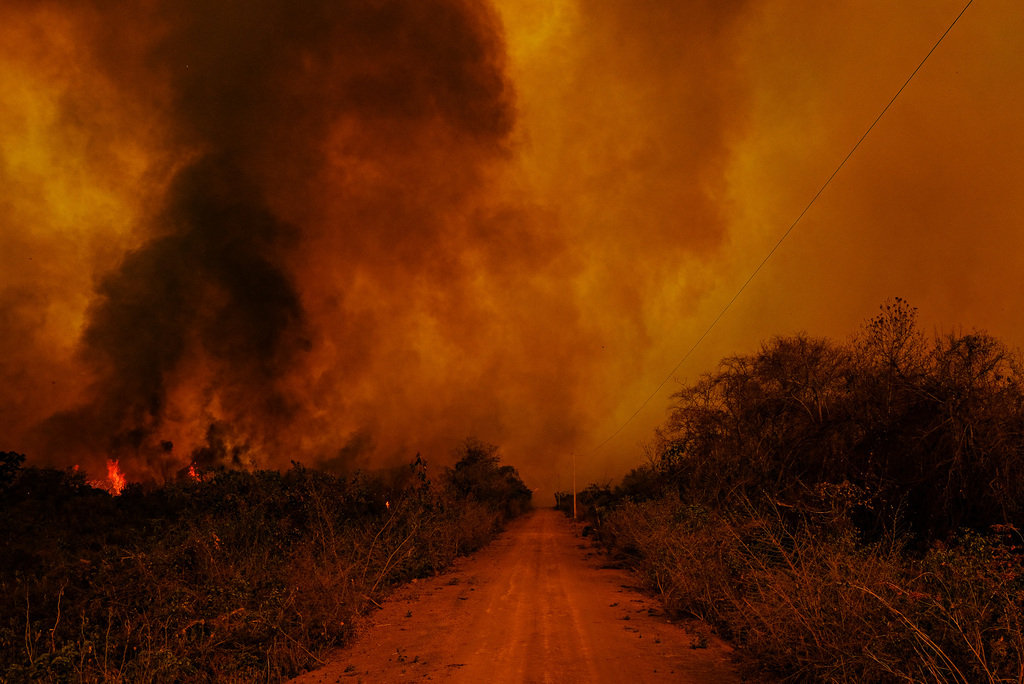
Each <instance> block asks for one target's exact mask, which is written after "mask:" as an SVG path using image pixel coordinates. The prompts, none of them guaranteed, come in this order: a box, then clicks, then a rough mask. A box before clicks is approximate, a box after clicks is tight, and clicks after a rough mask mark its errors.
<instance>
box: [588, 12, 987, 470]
mask: <svg viewBox="0 0 1024 684" xmlns="http://www.w3.org/2000/svg"><path fill="white" fill-rule="evenodd" d="M973 2H974V0H968V1H967V4H966V5H964V8H963V9H962V10H960V14H958V15H956V19H954V20H953V23H951V24H950V25H949V27H948V28H947V29H946V30H945V31H944V32H943V33H942V35H941V36H939V39H938V40H937V41H935V45H933V46H932V49H931V50H929V51H928V54H926V55H925V56H924V59H922V60H921V63H920V64H918V65H917V68H916V69H914V71H913V72H911V74H910V76H908V77H907V80H906V81H904V82H903V85H901V86H900V88H899V90H897V91H896V94H895V95H893V96H892V99H891V100H889V103H888V104H886V105H885V107H884V108H883V109H882V111H881V112H880V113H879V115H878V116H876V117H875V120H874V121H872V122H871V125H870V126H868V128H867V130H866V131H864V135H862V136H860V139H859V140H858V141H857V143H856V144H855V145H854V146H853V147H852V148H851V149H850V151H849V152H848V153H847V154H846V156H845V157H843V160H842V161H841V162H839V166H837V167H836V170H835V171H833V172H832V175H830V176H829V177H828V179H827V180H826V181H825V182H824V183H823V184H822V186H821V188H819V189H818V192H816V193H815V194H814V197H812V198H811V201H810V202H808V203H807V206H806V207H804V210H803V211H801V212H800V215H799V216H797V217H796V220H795V221H793V223H792V225H790V226H789V228H788V229H787V230H786V232H785V233H783V234H782V237H780V238H779V239H778V241H777V242H776V243H775V246H774V247H772V248H771V250H770V251H769V252H768V254H767V255H766V256H765V257H764V259H762V260H761V263H760V264H758V265H757V268H755V269H754V271H753V272H752V273H751V274H750V277H749V278H747V280H746V282H744V283H743V285H742V286H740V289H739V290H737V291H736V294H735V295H733V297H732V299H730V300H729V303H728V304H726V305H725V308H723V309H722V311H721V312H720V313H719V314H718V316H716V317H715V320H713V321H711V325H709V326H708V327H707V330H705V331H704V333H703V334H702V335H701V336H700V337H698V338H697V341H696V342H694V343H693V346H691V347H690V349H689V351H687V352H686V355H685V356H683V358H682V359H680V361H679V363H677V364H676V366H675V368H673V369H672V372H670V373H669V374H668V375H667V376H666V377H665V379H664V380H662V381H661V384H660V385H658V386H657V387H656V388H655V390H654V391H653V392H652V393H651V396H649V397H647V399H646V400H645V401H644V403H642V404H640V406H639V408H637V410H636V411H634V412H633V415H631V416H630V417H629V418H627V419H626V421H625V422H624V423H622V425H620V426H619V427H618V428H617V429H616V430H615V432H613V433H612V434H610V435H609V436H608V437H607V438H606V439H605V440H604V441H603V442H601V443H600V444H598V445H597V446H596V447H594V448H593V449H591V450H590V451H588V452H586V453H583V454H580V456H581V457H583V456H589V455H590V454H593V453H595V452H596V451H598V450H599V449H600V448H601V447H603V446H604V445H605V444H607V443H608V442H610V441H612V440H613V439H614V438H615V436H616V435H618V434H619V433H620V432H622V430H623V429H624V428H625V427H626V426H627V425H629V424H630V423H631V422H633V419H634V418H636V417H637V415H638V414H639V413H640V412H641V411H643V410H644V408H645V407H646V406H647V405H648V404H649V403H651V401H652V400H653V399H654V397H656V396H657V395H658V392H660V391H661V388H662V387H664V386H665V385H666V384H667V383H668V381H669V380H671V379H672V377H673V376H675V374H676V372H677V371H678V370H679V367H680V366H682V365H683V364H684V363H686V360H687V359H689V358H690V355H691V354H693V352H694V350H696V349H697V347H698V346H700V343H701V342H703V341H704V338H705V337H707V336H708V334H709V333H710V332H711V331H712V330H713V329H714V327H715V326H716V325H717V324H718V321H720V320H722V317H723V316H725V314H726V312H727V311H729V309H730V308H731V307H732V305H733V304H734V303H735V302H736V300H737V299H739V297H740V295H741V294H743V291H744V290H746V289H747V286H748V285H750V283H751V281H753V280H754V278H755V277H756V276H757V274H758V273H759V272H760V271H761V269H762V268H764V265H765V264H767V263H768V260H769V259H771V258H772V255H774V254H775V252H776V250H778V249H779V247H780V246H781V245H782V243H783V242H785V240H786V238H787V237H789V234H790V233H792V232H793V229H794V228H796V225H797V224H798V223H800V220H801V219H802V218H803V217H804V215H805V214H806V213H807V212H808V211H810V209H811V207H812V206H813V205H814V203H815V202H816V201H817V200H818V197H820V196H821V194H822V193H823V192H825V188H827V187H828V186H829V184H830V183H831V182H832V179H833V178H835V177H836V175H837V174H838V173H839V172H840V171H841V170H842V168H843V167H844V166H846V162H847V161H849V160H850V157H852V156H853V153H854V152H856V151H857V148H858V147H860V144H861V143H862V142H864V139H865V138H867V137H868V135H869V134H870V133H871V131H872V130H873V129H874V128H875V125H876V124H877V123H878V122H879V121H880V120H881V119H882V117H883V116H885V113H886V112H887V111H889V108H890V107H892V104H893V103H894V102H896V99H897V98H898V97H899V96H900V94H901V93H902V92H903V90H904V89H905V88H906V87H907V85H909V84H910V82H911V81H912V80H913V79H914V76H916V75H917V72H918V71H920V70H921V67H923V66H924V63H925V62H927V61H928V58H929V57H931V56H932V53H933V52H935V50H936V48H938V47H939V44H940V43H942V41H943V40H944V39H945V38H946V36H947V35H948V34H949V32H950V31H952V30H953V27H954V26H956V24H957V22H958V21H960V17H962V16H963V15H964V12H966V11H967V8H968V7H970V6H971V3H973Z"/></svg>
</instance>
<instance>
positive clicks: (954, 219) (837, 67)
mask: <svg viewBox="0 0 1024 684" xmlns="http://www.w3.org/2000/svg"><path fill="white" fill-rule="evenodd" d="M208 5H209V3H203V2H199V1H198V0H195V1H193V2H176V3H171V2H169V1H167V2H162V1H160V0H151V1H149V2H146V3H142V4H141V5H139V7H137V8H133V9H131V10H125V9H119V8H114V7H113V6H112V5H111V4H110V3H103V2H98V1H96V2H87V1H86V0H64V1H45V0H43V1H39V2H25V1H22V0H15V1H13V2H10V3H5V4H4V6H3V7H2V8H0V245H2V248H0V322H2V324H3V329H4V331H5V334H4V335H3V336H2V337H0V381H2V383H3V385H2V387H0V435H2V436H3V437H4V440H5V442H6V443H5V444H0V449H4V450H12V449H13V450H18V451H23V452H25V453H27V454H29V456H30V458H32V459H33V460H34V461H36V462H50V463H58V464H69V463H71V462H79V461H81V462H83V463H84V464H86V465H87V466H90V467H92V468H97V467H98V466H99V464H101V463H102V462H103V459H105V458H107V457H108V456H117V457H119V458H121V462H122V465H123V467H125V470H126V472H127V473H128V475H129V477H135V478H142V477H147V476H155V477H158V478H161V477H169V476H172V475H173V474H174V473H175V472H177V471H178V470H179V469H181V468H183V467H187V465H188V463H189V462H190V461H191V460H192V459H193V458H198V459H200V460H204V459H205V461H206V462H207V463H210V464H213V463H215V462H222V461H230V460H235V461H238V462H241V463H252V464H256V465H264V466H266V465H269V466H275V465H287V464H288V462H289V461H290V460H292V459H298V460H303V461H305V462H307V463H309V464H312V465H320V466H324V467H343V468H344V467H348V468H351V467H365V466H372V465H380V464H389V463H396V462H403V461H405V462H407V461H410V460H411V459H412V457H413V456H414V455H415V453H416V452H417V451H420V452H422V453H423V454H424V456H426V457H427V459H428V461H431V462H435V463H442V462H445V461H446V459H447V452H448V451H449V449H450V448H451V446H452V445H453V444H454V443H455V442H457V441H458V440H460V439H462V438H464V437H466V436H469V435H475V436H477V437H479V438H480V439H483V440H485V441H488V442H492V443H495V444H499V445H501V446H502V449H503V453H504V456H505V459H506V460H507V461H508V462H510V463H512V464H514V465H516V466H517V467H519V469H520V471H521V472H522V474H523V475H524V477H525V478H526V479H527V481H528V482H529V483H530V484H532V485H533V486H535V487H538V488H541V489H542V495H543V496H545V497H546V496H548V495H549V492H550V490H551V489H553V488H554V487H556V486H561V487H562V488H565V487H568V486H569V484H570V482H571V469H570V463H571V460H570V454H571V453H572V452H574V451H575V452H576V453H577V454H580V453H583V452H587V451H590V450H591V449H592V448H593V447H594V446H596V445H597V444H599V443H600V442H602V441H603V440H604V439H605V438H606V437H607V436H608V435H610V434H611V433H612V432H613V431H614V430H615V429H616V428H618V427H619V426H620V425H621V424H622V422H623V421H624V420H625V419H626V418H628V417H629V416H630V415H631V414H632V413H633V412H634V411H635V410H636V409H637V407H638V406H640V404H641V403H642V402H643V401H644V400H645V399H647V397H648V396H650V394H651V393H652V392H653V391H654V390H655V388H656V387H657V386H658V384H659V383H660V382H661V381H662V380H663V379H664V378H665V377H666V376H667V375H668V374H669V373H670V371H671V370H672V368H673V367H674V366H675V365H676V364H677V363H678V362H679V360H680V359H681V358H682V356H683V354H685V353H686V351H687V350H688V349H689V348H690V346H691V345H692V344H693V342H694V341H695V340H696V339H697V337H699V335H700V334H701V333H702V332H703V331H704V329H705V328H706V327H707V326H708V324H709V323H710V322H711V321H712V320H713V319H714V318H715V316H717V315H718V313H719V312H720V311H721V309H722V307H723V306H725V304H726V303H727V302H728V301H729V300H730V299H731V298H732V296H733V295H734V294H735V292H736V291H737V289H738V288H739V287H740V285H742V283H743V282H744V281H745V280H746V278H747V277H748V276H749V274H750V273H751V272H752V270H753V269H754V268H755V267H756V265H757V264H758V263H759V262H760V261H761V259H762V258H764V256H765V254H767V252H768V250H770V249H771V247H772V245H773V244H774V243H775V241H776V240H778V238H779V237H780V236H781V235H782V234H783V233H784V232H785V230H786V229H787V228H788V227H789V226H790V224H791V223H792V222H793V221H794V220H795V218H796V217H797V216H798V215H799V214H800V212H801V211H802V210H803V208H804V207H805V206H806V204H807V202H808V201H810V199H811V197H813V196H814V193H815V192H817V190H818V189H819V188H820V187H821V184H822V183H823V182H824V181H825V179H826V178H828V176H829V175H830V174H831V173H832V172H833V171H834V170H835V168H836V166H837V165H838V163H839V162H840V161H841V160H842V158H843V157H844V156H845V155H846V153H847V152H848V151H849V150H850V148H851V147H852V145H853V144H854V143H855V142H856V141H857V139H858V138H859V137H860V136H861V134H862V133H863V132H864V131H865V130H866V128H867V126H868V125H869V124H870V123H871V121H872V120H873V119H874V118H875V116H877V115H878V113H879V112H880V111H881V110H882V108H883V107H884V106H885V104H886V103H887V102H888V100H889V99H890V98H891V97H892V95H893V94H894V93H895V92H896V90H897V89H898V88H899V87H900V85H901V84H902V83H903V81H904V80H905V79H906V77H907V76H908V75H909V74H910V72H911V71H912V70H913V69H914V68H915V67H916V66H917V64H918V63H919V62H920V60H921V59H922V58H923V56H924V55H925V54H926V53H927V52H928V50H929V49H930V48H931V46H932V45H933V44H934V42H935V41H936V40H937V38H938V37H939V35H941V34H942V32H943V31H944V30H945V29H946V27H947V26H948V25H949V23H950V22H951V21H952V20H953V18H954V17H955V16H956V15H957V13H958V12H959V11H960V9H962V4H959V3H952V2H940V1H935V0H920V1H914V2H907V3H900V4H899V6H898V7H894V6H893V5H892V3H887V2H881V1H880V0H879V1H877V2H876V1H870V2H866V1H864V0H857V1H856V2H854V1H852V0H850V1H844V2H836V3H826V4H822V3H815V2H809V1H805V2H782V1H768V2H753V1H749V2H741V1H739V0H733V1H731V2H711V1H710V0H708V1H707V2H686V3H664V2H657V1H655V0H629V1H628V2H627V1H626V0H619V1H617V2H602V3H591V2H582V1H571V0H501V1H499V2H496V3H495V6H494V7H493V8H483V9H482V8H481V5H480V3H475V2H468V1H467V2H461V1H458V0H420V1H419V2H411V1H405V2H397V1H395V2H384V3H367V2H327V1H326V0H323V1H318V0H309V1H308V2H305V3H299V4H298V5H296V4H295V3H284V2H275V1H271V0H268V1H267V2H263V3H259V4H255V5H254V4H253V3H244V2H240V1H239V2H226V3H221V4H220V5H218V7H219V8H220V9H218V10H217V11H211V10H210V9H209V7H208ZM299 6H301V7H302V10H301V11H298V10H297V9H296V8H297V7H299ZM894 12H895V13H894ZM1022 29H1024V7H1022V6H1021V4H1020V3H1019V2H1015V1H1011V0H991V1H986V2H978V3H975V4H974V5H972V6H971V7H970V9H968V11H967V12H966V13H965V14H964V16H963V18H962V19H961V20H960V22H959V23H958V24H957V26H956V27H955V28H954V29H953V31H952V32H951V33H950V34H949V36H948V37H947V38H946V40H945V41H944V42H943V43H942V45H940V46H939V48H938V50H936V52H935V53H934V54H933V55H932V57H931V58H930V59H929V61H928V62H927V63H926V64H925V66H924V68H923V69H922V70H921V71H920V72H919V73H918V75H917V76H916V77H915V79H914V80H913V81H912V82H911V84H910V85H909V86H908V87H907V89H906V90H905V91H904V92H903V94H902V95H901V97H900V98H899V100H897V102H896V103H895V104H894V105H893V107H892V109H890V111H889V112H888V113H887V114H886V116H885V117H884V118H883V119H882V120H881V122H879V124H878V126H877V127H876V128H875V130H874V131H873V132H872V133H871V135H870V136H869V137H868V138H867V140H866V141H865V142H864V143H863V145H862V146H861V147H860V149H858V151H857V153H856V154H855V155H854V156H853V157H852V158H851V159H850V161H849V162H848V163H847V165H846V166H845V167H844V168H843V170H842V171H841V172H840V173H839V174H838V175H837V176H836V178H835V179H834V180H833V182H832V184H831V185H830V186H829V187H828V189H827V190H826V191H825V192H824V193H823V194H822V196H821V198H820V199H819V200H818V201H817V203H816V204H815V205H814V206H813V207H812V208H811V210H810V212H808V214H807V215H806V216H805V217H804V219H803V220H802V221H801V222H800V224H799V225H798V226H797V227H796V229H795V230H794V232H793V233H792V234H791V236H790V237H789V239H788V240H787V241H786V242H785V243H784V244H783V246H782V247H781V248H780V249H779V251H778V252H777V253H776V255H775V256H774V257H773V259H772V260H771V261H770V262H769V263H768V265H767V266H766V267H765V269H764V270H763V271H762V272H761V273H760V274H759V275H758V277H757V278H756V279H755V280H754V282H753V283H752V284H751V285H750V287H749V288H748V289H747V291H746V292H744V294H743V295H742V297H741V298H740V299H739V300H738V301H737V303H736V304H735V305H734V306H733V308H732V309H731V310H730V311H729V313H728V314H727V315H726V316H725V317H724V318H723V319H722V321H721V323H720V324H719V325H718V326H717V327H716V328H715V330H713V331H712V333H711V334H710V335H709V336H708V338H707V339H706V340H705V342H704V343H703V344H702V345H701V347H700V348H699V349H698V350H697V351H696V352H695V353H694V355H693V356H692V357H691V358H690V359H689V360H688V361H687V362H686V363H684V364H683V365H682V366H681V367H680V368H679V370H678V372H677V373H676V375H677V376H678V378H679V379H680V380H686V379H692V378H694V377H696V376H697V375H699V374H700V373H701V372H703V371H705V370H708V369H709V368H710V367H711V365H712V364H713V363H714V362H715V361H716V360H717V359H719V358H721V357H722V356H725V355H728V354H732V353H741V352H746V351H750V350H752V349H754V348H756V346H757V344H758V343H759V342H760V340H762V339H764V338H766V337H769V336H771V335H774V334H779V333H782V334H784V333H790V332H795V331H798V330H806V331H808V332H809V333H811V334H813V335H830V336H835V337H839V338H843V337H845V336H846V335H848V334H849V333H851V332H853V331H854V330H856V328H857V327H858V326H859V325H860V323H861V322H862V321H863V320H865V319H866V318H868V317H870V316H872V315H873V314H874V313H875V312H876V311H877V307H878V305H879V304H880V303H881V302H882V301H884V300H885V299H886V298H888V297H894V296H900V297H903V298H905V299H907V300H909V302H910V303H911V304H912V305H914V306H917V307H918V309H919V311H920V316H921V320H922V322H923V324H924V325H925V326H926V327H927V328H929V329H930V328H933V327H934V328H940V329H946V330H949V329H951V328H956V327H958V326H963V327H964V328H967V329H970V328H972V327H978V328H982V329H986V330H988V331H989V332H991V333H993V334H995V335H998V336H1000V337H1002V338H1003V339H1005V340H1006V341H1007V342H1008V343H1009V344H1010V345H1011V346H1018V345H1020V344H1021V343H1022V341H1024V321H1022V319H1021V317H1020V316H1018V315H1016V311H1015V307H1014V304H1015V302H1016V301H1017V299H1018V298H1019V296H1020V294H1021V293H1022V287H1021V284H1020V282H1021V279H1020V275H1019V274H1020V273H1021V271H1022V268H1021V267H1022V266H1024V264H1022V263H1021V262H1022V261H1024V249H1022V247H1024V245H1022V242H1024V237H1022V235H1024V231H1022V230H1021V229H1022V228H1024V192H1022V189H1024V188H1022V185H1024V174H1022V173H1021V168H1020V167H1021V162H1020V160H1021V159H1024V130H1022V127H1021V126H1020V112H1022V111H1024V43H1022V41H1021V40H1020V35H1022ZM676 387H677V385H676V383H675V382H669V383H668V384H667V385H666V387H665V388H663V389H662V390H661V391H660V392H659V394H658V395H657V396H656V397H655V398H654V399H653V400H652V401H651V403H650V404H649V405H648V406H647V407H646V408H645V409H644V410H643V411H641V413H640V414H639V415H638V416H637V418H636V420H635V421H634V422H633V423H631V424H630V425H629V426H627V427H626V428H625V429H624V430H623V431H622V432H621V433H620V434H619V435H617V436H616V437H615V438H614V439H613V440H611V441H610V442H609V443H608V444H607V445H606V446H604V447H602V448H601V449H600V450H598V451H597V452H595V453H593V454H590V455H588V456H586V457H585V458H581V459H580V461H579V464H578V466H579V470H580V480H581V481H583V482H589V481H591V480H594V479H597V480H602V481H606V480H609V479H611V478H614V477H616V476H618V475H620V474H621V473H622V472H624V471H625V470H627V469H628V468H630V467H632V466H633V465H635V464H637V463H638V462H640V461H641V460H642V458H643V454H642V450H641V448H640V446H639V443H640V442H642V441H643V440H645V439H647V438H649V437H650V435H651V433H652V431H653V428H654V427H655V426H656V425H657V424H658V423H659V422H660V421H661V419H662V418H663V416H664V414H665V409H666V407H667V405H668V402H669V396H670V394H671V393H672V391H674V389H675V388H676ZM211 426H213V427H212V429H211ZM543 500H544V499H542V501H543Z"/></svg>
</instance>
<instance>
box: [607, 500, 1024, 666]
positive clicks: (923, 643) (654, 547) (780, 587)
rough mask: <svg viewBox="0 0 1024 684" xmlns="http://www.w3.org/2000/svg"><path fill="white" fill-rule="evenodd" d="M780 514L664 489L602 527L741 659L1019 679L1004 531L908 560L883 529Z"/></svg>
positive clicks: (1018, 570)
mask: <svg viewBox="0 0 1024 684" xmlns="http://www.w3.org/2000/svg"><path fill="white" fill-rule="evenodd" d="M789 518H791V516H789V515H785V514H783V512H780V511H778V510H774V511H771V510H770V511H768V512H767V513H766V512H760V513H758V512H756V511H755V510H754V509H753V508H752V507H750V506H747V507H745V508H743V509H741V511H740V512H738V513H735V514H734V515H732V516H731V517H728V518H727V517H725V516H721V515H710V514H709V513H708V512H707V511H706V510H704V509H702V508H700V507H694V506H686V505H684V504H683V503H681V502H680V500H679V498H678V497H677V496H671V495H670V496H666V497H664V498H661V499H657V500H651V501H646V502H642V503H634V502H627V503H624V504H623V505H621V506H620V507H619V508H618V509H616V510H615V511H614V512H613V513H612V514H611V515H610V516H609V518H608V521H607V523H606V525H605V528H604V530H603V534H604V537H605V540H606V541H609V542H610V543H612V544H614V546H615V547H616V548H617V549H619V550H621V551H623V552H625V553H627V554H628V555H629V556H630V557H631V559H632V563H633V566H634V567H635V568H636V570H637V571H638V572H639V573H640V574H641V575H642V576H643V577H644V578H646V580H647V581H648V583H649V585H650V586H651V587H652V588H653V589H655V590H656V591H658V592H659V593H660V595H661V596H662V599H663V601H664V602H665V605H666V607H667V608H669V609H671V610H674V611H676V612H678V613H684V614H691V615H695V616H698V617H701V618H704V619H707V620H708V621H710V622H711V623H712V624H714V625H715V626H716V627H717V628H718V629H719V630H720V631H721V632H722V633H723V634H725V635H726V636H729V637H731V638H732V639H733V640H734V642H735V643H737V644H738V645H740V646H741V649H742V652H743V653H744V654H745V656H747V659H748V665H749V666H750V667H751V668H755V667H756V668H758V669H760V670H762V671H767V672H770V673H772V674H774V675H782V676H784V677H786V678H787V681H805V682H843V683H845V684H853V683H872V682H879V683H881V682H926V681H927V682H950V683H956V684H973V683H977V682H986V683H988V684H995V683H997V682H1000V683H1001V682H1020V681H1021V677H1022V675H1024V660H1022V654H1024V647H1022V646H1024V632H1022V629H1021V627H1022V620H1021V617H1022V615H1024V605H1022V598H1021V596H1022V595H1021V588H1022V582H1024V571H1022V567H1021V560H1020V556H1019V555H1018V550H1017V548H1016V547H1015V545H1014V544H1013V543H1011V541H1010V540H1008V539H1007V538H1006V533H1007V529H1006V528H1002V529H1001V536H1000V535H995V536H987V537H983V536H981V535H978V534H975V533H971V534H966V535H965V536H963V537H961V538H960V539H958V540H957V541H956V542H955V543H953V544H951V545H949V546H941V547H937V548H935V549H933V550H932V551H931V552H930V553H929V554H928V555H927V556H926V557H924V558H923V559H921V560H916V561H915V560H912V559H910V558H909V557H908V556H907V554H906V553H905V552H904V549H903V548H902V547H901V545H900V544H898V543H896V542H895V541H893V540H891V539H890V540H887V541H884V542H875V543H872V544H865V543H862V542H861V541H859V540H858V539H857V537H856V535H854V534H853V533H852V532H850V531H844V532H838V533H837V532H836V531H835V527H834V526H831V525H830V526H827V527H824V526H820V525H815V524H814V521H813V520H805V521H804V522H802V523H799V524H794V523H793V522H792V521H791V520H790V519H789ZM1013 534H1016V533H1015V531H1014V532H1013Z"/></svg>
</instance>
